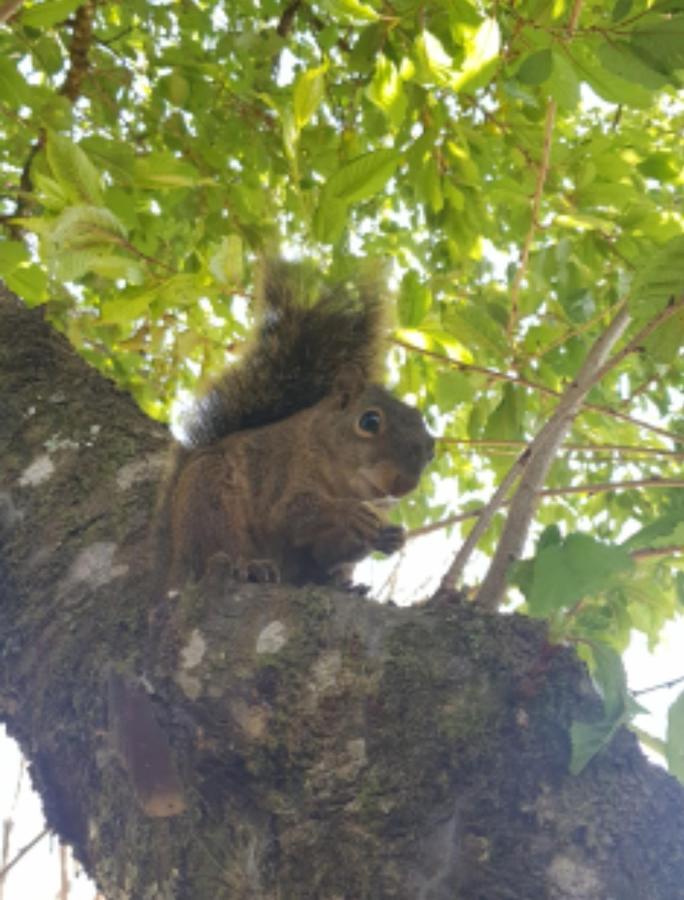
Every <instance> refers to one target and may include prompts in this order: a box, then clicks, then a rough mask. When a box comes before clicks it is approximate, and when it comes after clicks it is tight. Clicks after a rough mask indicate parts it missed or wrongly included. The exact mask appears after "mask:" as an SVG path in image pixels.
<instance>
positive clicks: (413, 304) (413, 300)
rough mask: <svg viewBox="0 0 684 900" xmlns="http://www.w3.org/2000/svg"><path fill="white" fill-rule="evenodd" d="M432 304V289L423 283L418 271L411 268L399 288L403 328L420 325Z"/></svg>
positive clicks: (400, 319) (400, 314) (400, 318)
mask: <svg viewBox="0 0 684 900" xmlns="http://www.w3.org/2000/svg"><path fill="white" fill-rule="evenodd" d="M431 306H432V291H431V290H430V288H429V287H428V285H426V284H423V283H422V282H421V280H420V277H419V275H418V273H417V272H415V271H413V270H409V271H408V272H406V274H405V275H404V277H403V278H402V280H401V287H400V289H399V300H398V309H399V324H400V325H401V326H402V328H415V327H416V326H418V325H420V323H421V322H422V321H423V319H424V318H425V316H426V315H427V314H428V312H429V310H430V307H431Z"/></svg>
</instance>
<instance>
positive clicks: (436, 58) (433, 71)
mask: <svg viewBox="0 0 684 900" xmlns="http://www.w3.org/2000/svg"><path fill="white" fill-rule="evenodd" d="M414 51H415V57H416V62H417V63H418V73H419V76H420V78H421V80H422V81H425V82H427V83H428V84H430V83H435V84H441V85H448V84H449V83H450V80H451V77H452V75H453V60H452V58H451V56H449V54H448V53H447V52H446V50H445V49H444V46H443V44H442V42H441V41H440V40H439V38H438V37H436V36H435V35H434V34H432V33H431V32H430V31H427V30H424V31H422V32H421V33H420V34H419V35H418V37H417V38H416V39H415V41H414Z"/></svg>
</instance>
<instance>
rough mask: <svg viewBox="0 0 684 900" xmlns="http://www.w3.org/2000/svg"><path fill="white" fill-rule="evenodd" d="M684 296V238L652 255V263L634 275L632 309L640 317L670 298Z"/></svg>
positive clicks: (670, 243) (650, 261)
mask: <svg viewBox="0 0 684 900" xmlns="http://www.w3.org/2000/svg"><path fill="white" fill-rule="evenodd" d="M683 293H684V235H680V236H678V237H676V238H673V239H672V240H671V241H669V242H668V243H667V244H665V246H664V247H661V248H660V249H659V250H656V251H655V252H654V253H651V254H650V255H649V258H648V261H647V262H646V264H645V265H644V266H642V268H641V269H639V270H638V271H637V273H636V275H635V276H634V280H633V282H632V287H631V290H630V294H629V306H630V309H631V310H632V312H633V313H634V314H635V315H637V316H639V315H641V314H644V313H650V314H652V313H653V309H654V307H662V306H664V305H665V303H667V301H668V300H669V299H670V297H679V296H681V295H682V294H683Z"/></svg>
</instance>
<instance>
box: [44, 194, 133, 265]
mask: <svg viewBox="0 0 684 900" xmlns="http://www.w3.org/2000/svg"><path fill="white" fill-rule="evenodd" d="M125 236H126V229H125V228H124V226H123V225H122V224H121V222H120V221H119V219H117V217H116V216H115V215H114V213H112V212H110V211H109V210H108V209H106V207H101V206H70V207H68V208H67V209H65V210H64V212H63V213H62V214H61V215H60V216H59V217H58V218H57V219H56V220H55V223H54V227H53V229H52V234H51V238H52V243H53V244H54V247H55V250H56V252H58V253H59V252H63V251H70V250H76V249H82V248H85V247H92V246H93V245H97V244H112V243H113V244H120V243H121V239H122V238H125Z"/></svg>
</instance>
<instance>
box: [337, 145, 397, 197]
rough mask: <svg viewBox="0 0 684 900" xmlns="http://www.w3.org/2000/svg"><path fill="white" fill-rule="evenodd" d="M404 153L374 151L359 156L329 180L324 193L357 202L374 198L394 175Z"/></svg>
mask: <svg viewBox="0 0 684 900" xmlns="http://www.w3.org/2000/svg"><path fill="white" fill-rule="evenodd" d="M400 161H401V153H399V152H398V151H397V150H390V149H388V150H374V151H373V152H372V153H364V155H363V156H357V157H356V159H353V160H352V161H351V162H348V163H347V164H346V165H344V166H342V168H341V169H338V170H337V172H335V173H334V174H333V175H331V177H330V178H329V179H328V181H327V184H326V186H325V191H324V193H326V194H327V196H328V197H331V198H333V199H335V200H342V201H344V202H345V203H356V202H357V201H359V200H365V199H366V198H367V197H372V196H373V194H377V192H378V191H379V190H381V188H383V187H384V186H385V184H386V182H387V181H388V180H389V179H390V178H391V177H392V175H393V174H394V172H395V170H396V168H397V166H398V165H399V162H400Z"/></svg>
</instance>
